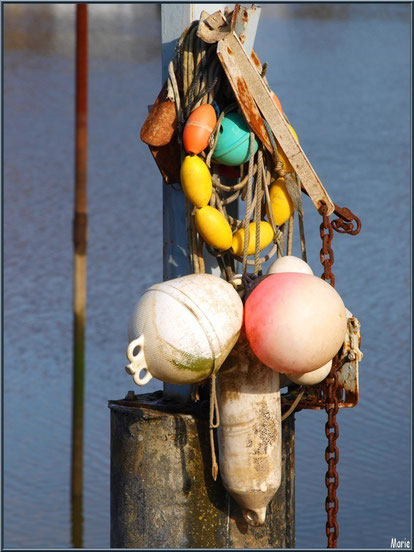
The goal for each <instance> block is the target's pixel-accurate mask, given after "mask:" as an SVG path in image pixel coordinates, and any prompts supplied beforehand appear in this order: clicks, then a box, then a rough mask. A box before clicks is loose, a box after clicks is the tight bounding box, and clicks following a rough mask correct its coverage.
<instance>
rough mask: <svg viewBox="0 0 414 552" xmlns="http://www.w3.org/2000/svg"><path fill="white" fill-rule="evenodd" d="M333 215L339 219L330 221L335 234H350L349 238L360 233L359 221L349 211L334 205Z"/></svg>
mask: <svg viewBox="0 0 414 552" xmlns="http://www.w3.org/2000/svg"><path fill="white" fill-rule="evenodd" d="M334 213H335V215H337V217H339V218H337V219H334V220H333V221H332V227H333V229H334V230H336V232H339V233H340V234H351V236H356V234H359V232H360V231H361V221H360V219H359V218H358V217H357V216H356V215H354V213H353V212H352V211H351V210H350V209H348V208H347V207H338V205H335V210H334ZM354 224H355V226H354Z"/></svg>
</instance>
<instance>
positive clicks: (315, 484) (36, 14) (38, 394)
mask: <svg viewBox="0 0 414 552" xmlns="http://www.w3.org/2000/svg"><path fill="white" fill-rule="evenodd" d="M73 30H74V8H73V6H71V5H66V6H62V5H61V6H57V5H54V6H46V5H42V4H38V5H14V6H11V5H9V6H5V72H4V108H5V111H4V131H5V133H4V140H5V141H4V146H5V149H4V161H5V163H4V177H5V180H4V210H5V227H4V262H5V265H4V266H5V269H4V286H5V288H4V289H5V297H4V324H5V335H4V406H5V421H4V443H5V449H4V516H5V519H4V522H5V525H4V536H5V546H6V547H10V548H65V547H68V546H70V538H71V537H70V490H69V482H70V433H71V412H70V409H71V367H72V360H71V359H72V352H71V348H72V312H71V311H72V276H71V275H72V233H71V229H72V209H73V180H74V171H73V140H74V112H73V106H74V96H73V95H74V33H73ZM159 42H160V23H159V9H158V7H157V6H156V5H151V4H147V5H139V4H136V5H119V6H116V5H103V4H101V5H94V6H90V67H89V69H90V92H89V94H90V95H89V107H90V112H89V121H90V125H89V132H90V141H89V143H90V148H89V172H88V186H89V244H88V310H87V330H86V366H87V372H86V412H85V415H86V419H85V476H84V477H85V497H84V499H85V511H84V515H85V542H84V545H85V547H90V548H92V547H94V548H105V547H109V460H110V459H109V411H108V409H107V406H106V404H107V400H108V399H113V398H121V397H123V396H124V395H125V394H126V392H127V391H128V390H129V389H132V381H131V380H130V378H129V376H127V375H126V374H125V372H124V369H123V366H124V364H125V347H126V326H127V319H128V316H129V313H130V311H131V308H132V305H133V303H134V302H135V300H136V299H137V298H138V297H139V295H140V293H141V292H142V291H143V290H144V289H145V288H146V287H147V286H149V285H150V284H152V283H154V282H157V281H160V280H161V279H162V226H161V216H162V205H161V182H160V177H159V173H158V171H157V169H156V166H155V164H154V162H153V161H152V158H151V156H150V154H149V151H148V150H147V148H146V146H145V145H144V144H142V143H141V142H140V141H139V139H138V133H139V128H140V126H141V124H142V122H143V120H144V119H145V116H146V113H147V106H148V105H149V104H151V103H153V101H154V99H155V97H156V95H157V93H158V91H159V88H160V85H161V78H160V71H161V63H160V47H159ZM255 48H256V51H257V52H258V54H259V57H260V59H261V61H262V62H265V61H267V62H268V63H269V69H268V74H267V76H268V79H269V82H270V85H271V86H272V88H273V89H274V90H275V92H276V93H277V95H278V96H279V98H280V100H281V102H282V104H283V107H284V110H285V112H286V113H287V115H288V117H289V119H290V120H291V122H292V124H293V126H294V128H295V129H296V132H297V133H298V135H299V138H300V142H301V144H302V147H303V148H304V150H305V152H306V153H307V156H308V157H309V159H310V160H311V162H312V164H313V165H314V167H315V169H316V171H317V173H318V174H319V176H320V177H321V179H322V181H323V182H324V183H325V185H326V187H327V189H328V190H329V193H330V195H331V196H332V198H333V199H334V201H335V202H336V203H337V204H338V205H340V206H347V207H350V208H351V209H352V210H353V211H354V212H355V213H357V214H358V215H359V216H360V217H361V219H362V221H363V230H362V232H361V234H360V235H359V236H357V237H352V236H342V235H339V234H336V235H335V237H334V250H335V264H334V272H335V275H336V279H337V289H338V291H339V292H340V294H341V295H342V297H343V299H344V302H345V304H346V306H347V307H348V308H349V309H350V310H351V311H352V312H353V313H354V314H355V315H356V316H357V317H358V318H359V320H360V321H361V325H362V349H363V352H364V360H363V363H362V365H361V369H360V387H361V398H360V403H359V405H358V407H357V408H355V409H350V410H346V411H340V413H339V415H338V419H339V423H340V437H339V441H338V445H339V449H340V462H339V464H338V471H339V476H340V486H339V489H338V495H339V504H340V509H339V515H338V517H339V525H340V540H339V543H340V546H341V547H351V548H357V547H361V548H367V547H370V548H376V547H382V548H388V547H389V546H390V542H391V538H392V537H397V538H400V539H403V538H410V519H411V515H410V503H411V462H410V458H411V452H410V451H411V442H410V438H411V437H410V435H411V426H410V424H411V421H410V420H411V376H410V365H411V362H410V358H411V357H410V355H411V353H410V335H411V334H410V224H411V223H410V205H411V195H410V194H411V190H410V64H411V61H410V5H408V4H405V5H403V4H399V5H389V4H385V5H384V4H369V5H356V4H328V5H323V6H322V5H318V4H312V5H306V4H291V5H287V4H279V5H263V10H262V17H261V20H260V25H259V30H258V33H257V38H256V43H255ZM304 203H305V218H306V221H305V228H306V234H307V246H308V256H309V263H310V265H311V266H312V268H313V270H314V272H315V273H316V274H320V266H319V249H320V238H319V222H320V220H319V218H320V217H319V216H318V215H317V213H316V212H315V211H314V209H313V207H312V204H311V202H310V201H309V200H308V199H307V198H305V200H304ZM296 251H297V252H299V249H298V248H297V244H296ZM158 388H160V384H159V383H158V382H155V381H153V382H151V383H150V384H149V385H148V386H147V389H148V390H149V391H152V390H156V389H158ZM296 421H297V422H296V532H297V538H296V543H297V547H306V548H320V547H325V546H326V537H325V519H326V517H325V511H324V500H325V484H324V476H325V471H326V464H325V461H324V449H325V446H326V438H325V436H324V423H325V414H324V413H322V412H316V411H302V412H300V413H299V414H298V415H297V416H296Z"/></svg>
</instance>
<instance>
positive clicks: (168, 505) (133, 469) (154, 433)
mask: <svg viewBox="0 0 414 552" xmlns="http://www.w3.org/2000/svg"><path fill="white" fill-rule="evenodd" d="M129 396H131V399H130V400H123V401H111V402H110V404H109V407H110V410H111V547H112V548H181V549H182V548H260V549H261V548H293V547H294V546H295V517H294V496H295V493H294V481H295V480H294V478H295V475H294V474H295V471H294V418H293V415H292V416H290V417H289V418H287V420H285V421H284V422H283V424H282V443H283V444H282V482H281V485H280V488H279V490H278V491H277V493H276V495H275V497H274V498H273V500H272V501H271V502H270V504H269V506H268V511H267V516H266V522H265V524H264V525H263V526H261V527H251V526H249V525H247V524H246V522H245V521H244V519H243V516H242V513H241V510H240V507H239V506H238V505H237V504H236V503H235V502H234V501H233V499H231V498H230V497H229V495H228V494H227V493H226V492H225V490H224V488H223V486H222V484H221V481H220V477H218V479H217V481H213V479H212V477H211V456H210V446H209V437H208V415H207V412H208V408H207V405H205V404H204V405H199V404H192V405H186V406H184V405H182V403H181V404H180V403H174V402H172V401H166V400H165V399H163V398H162V392H161V391H159V392H157V393H152V394H147V395H138V396H134V395H133V393H131V392H130V393H129Z"/></svg>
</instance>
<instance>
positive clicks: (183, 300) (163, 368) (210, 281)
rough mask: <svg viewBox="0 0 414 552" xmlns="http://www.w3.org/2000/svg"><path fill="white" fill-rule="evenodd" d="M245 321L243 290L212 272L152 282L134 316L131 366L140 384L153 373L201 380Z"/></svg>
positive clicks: (170, 379) (171, 380) (216, 365)
mask: <svg viewBox="0 0 414 552" xmlns="http://www.w3.org/2000/svg"><path fill="white" fill-rule="evenodd" d="M242 321H243V304H242V301H241V299H240V297H239V295H238V293H237V292H236V291H235V289H234V287H233V286H232V285H231V284H229V283H227V282H226V281H224V280H222V279H221V278H218V277H217V276H213V275H212V274H190V275H188V276H183V277H182V278H176V279H174V280H168V281H166V282H162V283H160V284H156V285H154V286H151V287H150V288H149V289H148V290H147V291H145V292H144V294H143V296H142V298H141V300H140V301H139V302H138V303H137V304H136V306H135V308H134V311H133V313H132V316H131V318H130V322H129V328H128V339H129V341H130V343H129V345H128V349H127V358H128V360H129V361H130V364H128V365H127V366H126V370H127V372H128V373H129V374H131V375H132V376H133V378H134V382H135V383H136V384H137V385H145V384H146V383H147V382H148V381H149V380H150V379H151V378H152V377H156V378H158V379H160V380H162V381H164V382H167V383H174V384H188V383H194V382H197V381H201V380H203V379H205V378H207V377H208V376H210V375H211V374H212V373H215V372H217V370H218V369H219V368H220V366H221V365H222V363H223V362H224V360H225V358H226V357H227V355H228V353H229V352H230V351H231V349H232V348H233V346H234V344H235V343H236V341H237V338H238V336H239V332H240V328H241V325H242ZM143 370H145V371H146V374H145V375H144V376H143V377H141V372H142V371H143Z"/></svg>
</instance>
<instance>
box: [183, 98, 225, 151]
mask: <svg viewBox="0 0 414 552" xmlns="http://www.w3.org/2000/svg"><path fill="white" fill-rule="evenodd" d="M216 123H217V116H216V111H215V109H214V107H213V106H212V105H210V104H204V105H200V107H197V108H196V109H194V111H193V112H192V113H191V115H190V116H189V117H188V119H187V122H186V124H185V127H184V132H183V143H184V148H185V151H186V152H187V153H194V154H195V155H198V154H199V153H201V152H202V151H203V150H205V149H206V147H207V146H208V141H209V138H210V136H211V133H212V132H213V130H214V128H215V126H216Z"/></svg>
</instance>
